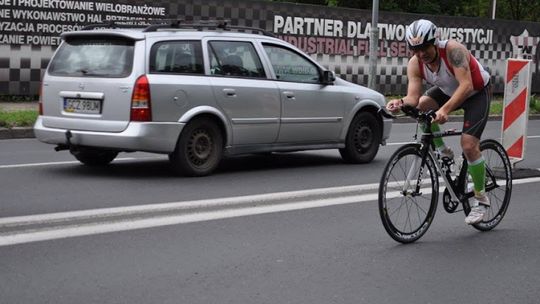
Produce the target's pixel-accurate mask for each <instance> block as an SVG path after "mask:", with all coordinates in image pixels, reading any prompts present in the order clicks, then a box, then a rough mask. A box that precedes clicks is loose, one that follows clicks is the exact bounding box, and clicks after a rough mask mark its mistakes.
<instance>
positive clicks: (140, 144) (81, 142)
mask: <svg viewBox="0 0 540 304" xmlns="http://www.w3.org/2000/svg"><path fill="white" fill-rule="evenodd" d="M184 126H185V124H184V123H166V122H130V123H129V124H128V127H127V128H126V129H125V130H123V131H122V132H94V131H79V130H69V131H70V132H71V134H72V137H71V139H70V142H71V144H73V145H78V146H89V147H97V148H107V149H115V150H121V151H146V152H156V153H171V152H173V151H174V149H175V147H176V142H177V139H178V136H179V135H180V132H182V129H183V128H184ZM67 131H68V129H61V128H49V127H45V126H44V125H43V120H42V118H41V116H40V117H38V119H37V120H36V123H35V125H34V134H35V135H36V138H37V139H38V140H40V141H42V142H44V143H48V144H57V145H59V144H60V145H65V144H68V142H67V138H66V132H67Z"/></svg>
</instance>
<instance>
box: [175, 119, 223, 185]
mask: <svg viewBox="0 0 540 304" xmlns="http://www.w3.org/2000/svg"><path fill="white" fill-rule="evenodd" d="M222 156H223V137H222V135H221V132H220V129H219V127H218V126H217V125H216V123H215V122H213V121H212V120H211V119H206V118H201V119H196V120H194V121H191V122H190V123H188V124H187V125H186V127H185V128H184V130H183V131H182V134H181V135H180V139H179V140H178V143H177V145H176V149H175V151H174V152H173V153H171V154H169V160H170V161H171V164H172V167H173V169H174V171H175V172H176V173H178V174H181V175H186V176H205V175H208V174H210V173H212V171H214V170H215V169H216V168H217V166H218V165H219V163H220V161H221V158H222Z"/></svg>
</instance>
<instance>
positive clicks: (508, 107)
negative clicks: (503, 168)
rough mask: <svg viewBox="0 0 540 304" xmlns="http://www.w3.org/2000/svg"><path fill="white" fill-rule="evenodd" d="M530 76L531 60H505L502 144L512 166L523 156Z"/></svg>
mask: <svg viewBox="0 0 540 304" xmlns="http://www.w3.org/2000/svg"><path fill="white" fill-rule="evenodd" d="M531 78H532V77H531V60H524V59H507V60H506V77H505V86H504V111H503V123H502V145H503V146H504V148H505V149H506V152H507V153H508V156H509V157H510V162H511V163H512V166H514V165H515V164H516V163H517V162H519V161H522V160H523V159H524V158H525V143H526V140H527V122H528V121H529V99H530V96H531Z"/></svg>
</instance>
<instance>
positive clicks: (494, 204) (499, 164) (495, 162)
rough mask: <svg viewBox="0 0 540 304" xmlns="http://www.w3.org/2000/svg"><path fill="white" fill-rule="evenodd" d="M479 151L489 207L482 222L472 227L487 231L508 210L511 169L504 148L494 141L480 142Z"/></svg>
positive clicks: (499, 220)
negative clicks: (484, 171) (484, 167)
mask: <svg viewBox="0 0 540 304" xmlns="http://www.w3.org/2000/svg"><path fill="white" fill-rule="evenodd" d="M480 151H482V155H483V156H484V160H485V162H486V195H487V196H488V198H489V201H490V207H489V208H488V209H487V214H486V216H485V218H484V220H483V221H482V222H480V223H478V224H474V225H473V227H474V228H476V229H478V230H480V231H488V230H491V229H493V228H495V226H497V225H498V224H499V223H500V222H501V220H502V219H503V217H504V215H505V214H506V210H508V205H509V204H510V197H511V196H512V167H511V165H510V160H509V159H508V154H506V151H505V149H504V147H503V146H502V145H501V144H500V143H498V142H497V141H495V140H492V139H487V140H483V141H482V142H480Z"/></svg>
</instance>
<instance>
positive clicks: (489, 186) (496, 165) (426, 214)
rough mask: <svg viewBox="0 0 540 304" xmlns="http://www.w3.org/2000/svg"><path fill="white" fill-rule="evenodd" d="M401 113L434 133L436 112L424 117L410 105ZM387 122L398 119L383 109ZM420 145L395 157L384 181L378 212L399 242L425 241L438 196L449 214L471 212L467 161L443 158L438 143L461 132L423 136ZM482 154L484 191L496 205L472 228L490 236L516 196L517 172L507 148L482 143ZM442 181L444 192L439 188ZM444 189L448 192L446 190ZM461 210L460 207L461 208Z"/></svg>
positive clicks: (490, 141)
mask: <svg viewBox="0 0 540 304" xmlns="http://www.w3.org/2000/svg"><path fill="white" fill-rule="evenodd" d="M401 110H402V112H403V113H404V114H405V115H407V116H409V117H412V118H414V119H416V120H417V121H418V123H419V124H424V125H425V128H423V129H425V130H431V120H432V119H433V118H434V117H435V111H428V112H420V111H419V110H418V109H416V108H414V107H411V106H407V105H406V106H403V107H402V109H401ZM380 112H381V114H382V115H383V116H385V117H389V118H396V116H394V115H392V114H390V113H388V112H386V111H385V110H380ZM416 129H417V132H416V134H415V136H414V138H415V139H416V140H417V141H416V142H415V143H410V144H405V145H403V146H401V147H400V148H398V150H397V151H396V152H394V153H393V155H392V156H391V157H390V159H389V161H388V163H387V164H386V167H385V169H384V172H383V174H382V177H381V180H380V187H379V213H380V217H381V220H382V223H383V226H384V228H385V229H386V232H388V234H389V235H390V236H391V237H392V238H393V239H394V240H396V241H398V242H401V243H411V242H414V241H416V240H418V239H419V238H420V237H422V236H423V235H424V234H425V233H426V231H427V230H428V228H429V226H430V225H431V223H432V221H433V218H434V216H435V211H436V210H437V204H438V200H439V191H441V190H442V191H443V195H442V202H443V206H444V210H446V211H447V212H448V213H455V212H458V211H464V212H465V215H468V214H469V212H470V211H471V206H470V205H469V199H470V198H472V197H473V196H474V192H473V186H472V180H471V178H470V176H469V174H468V172H467V161H466V160H465V157H463V155H462V156H461V161H455V160H451V159H448V158H443V157H441V156H440V154H439V153H438V152H436V149H435V146H434V143H433V140H434V139H435V138H440V137H448V136H458V135H461V134H462V131H456V130H447V131H443V132H436V133H433V132H431V131H427V132H423V133H422V134H420V135H421V136H420V139H419V140H418V135H419V131H418V130H419V129H420V128H418V127H417V128H416ZM480 150H481V152H482V155H483V157H484V159H485V164H486V179H485V180H486V185H485V191H486V195H488V197H489V199H490V202H491V206H490V207H489V208H488V209H487V214H486V216H484V219H483V220H482V221H481V222H479V223H477V224H473V225H472V226H473V227H474V228H476V229H478V230H481V231H488V230H491V229H493V228H495V226H497V225H498V224H499V223H500V222H501V220H502V219H503V217H504V215H505V213H506V210H507V209H508V204H509V203H510V196H511V195H512V169H511V165H510V161H509V159H508V155H507V153H506V150H505V149H504V147H503V146H502V145H501V144H500V143H499V142H497V141H495V140H493V139H486V140H482V141H481V142H480ZM440 181H442V184H443V185H444V188H442V187H441V188H439V182H440ZM443 189H444V190H443ZM460 206H461V208H459V207H460Z"/></svg>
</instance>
